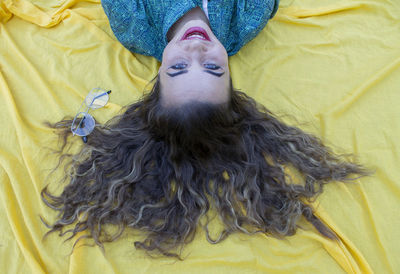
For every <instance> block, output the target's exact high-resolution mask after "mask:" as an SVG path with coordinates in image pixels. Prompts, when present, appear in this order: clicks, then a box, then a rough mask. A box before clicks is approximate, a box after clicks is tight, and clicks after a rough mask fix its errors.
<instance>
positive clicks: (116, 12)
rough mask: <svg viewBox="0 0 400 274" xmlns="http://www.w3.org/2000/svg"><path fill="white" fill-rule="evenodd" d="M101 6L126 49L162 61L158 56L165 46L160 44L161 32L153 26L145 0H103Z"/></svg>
mask: <svg viewBox="0 0 400 274" xmlns="http://www.w3.org/2000/svg"><path fill="white" fill-rule="evenodd" d="M101 4H102V6H103V9H104V12H105V13H106V15H107V17H108V20H109V22H110V26H111V29H112V31H113V32H114V35H115V36H116V37H117V39H118V40H119V41H120V42H121V44H122V45H123V46H124V47H126V48H127V49H128V50H130V51H132V52H135V53H139V54H143V55H150V56H154V57H155V58H157V59H158V60H161V56H158V55H159V53H160V52H162V48H164V45H162V43H160V39H159V33H160V31H159V30H158V29H157V27H156V26H155V25H154V24H152V22H151V18H150V17H149V16H148V11H147V10H146V5H145V1H144V0H102V1H101ZM158 47H160V49H158Z"/></svg>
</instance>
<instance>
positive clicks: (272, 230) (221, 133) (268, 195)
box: [42, 78, 371, 258]
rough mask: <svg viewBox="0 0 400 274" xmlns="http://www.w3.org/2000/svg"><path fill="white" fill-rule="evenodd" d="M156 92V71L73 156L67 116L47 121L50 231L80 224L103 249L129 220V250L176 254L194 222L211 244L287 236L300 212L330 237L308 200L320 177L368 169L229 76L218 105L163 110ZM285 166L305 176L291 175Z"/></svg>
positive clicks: (72, 229)
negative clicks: (57, 162) (56, 172)
mask: <svg viewBox="0 0 400 274" xmlns="http://www.w3.org/2000/svg"><path fill="white" fill-rule="evenodd" d="M160 89H161V85H160V81H159V79H158V78H157V80H156V82H155V84H154V86H153V88H152V90H151V92H149V93H148V94H146V95H145V96H144V97H143V98H142V99H141V100H139V101H138V102H136V103H133V104H131V105H129V106H128V107H126V110H125V111H124V112H123V113H122V114H121V115H118V116H116V117H114V118H113V119H111V120H110V121H109V122H107V123H106V124H104V125H100V124H96V127H95V129H94V131H93V132H92V133H91V134H90V135H89V138H88V141H87V143H86V144H83V145H82V147H81V149H80V151H79V152H78V153H77V154H68V153H67V152H65V148H66V147H68V146H66V144H67V143H68V142H69V136H70V135H71V132H70V126H71V122H72V121H71V120H70V119H64V120H63V121H61V122H58V123H55V124H49V125H50V126H51V127H53V128H55V129H57V132H58V134H59V135H60V136H62V137H63V145H62V147H61V149H60V153H61V155H62V156H61V157H60V159H62V160H65V159H68V161H67V163H66V164H65V177H64V179H65V181H66V183H67V185H66V186H65V188H63V191H62V193H61V194H60V195H54V194H52V193H50V191H49V190H48V188H47V186H46V187H45V188H44V189H43V190H42V199H43V201H44V202H45V203H46V204H47V205H48V206H49V207H50V208H52V209H54V210H56V211H58V212H59V214H58V216H57V219H56V221H55V222H54V223H52V224H48V223H47V222H45V221H44V220H43V219H42V220H43V222H45V224H46V225H47V226H48V227H49V229H50V230H49V232H48V233H50V232H55V231H58V232H59V234H60V235H64V234H67V233H70V234H71V236H70V237H69V238H68V239H71V238H73V237H74V236H76V234H77V233H79V232H82V231H85V232H86V233H85V235H84V236H83V237H89V238H92V239H93V240H94V242H95V243H96V244H98V245H99V246H101V247H103V243H104V242H109V241H114V240H115V239H117V238H118V237H120V236H121V234H122V232H123V231H124V230H125V228H127V227H130V228H133V229H136V230H139V231H142V233H144V239H143V240H142V241H136V242H135V246H136V248H141V249H144V250H146V251H147V252H148V253H149V255H154V254H161V255H164V256H174V257H177V258H181V257H180V254H181V251H182V247H183V246H184V245H185V244H187V243H189V242H191V241H192V240H193V238H194V235H195V232H196V230H198V228H199V227H201V228H203V229H204V230H205V232H206V237H207V239H208V241H210V242H211V243H218V242H220V241H222V240H223V239H225V238H226V237H228V236H229V235H230V234H231V233H234V232H243V233H247V234H253V233H258V232H261V233H267V234H268V235H271V236H276V237H282V236H285V235H292V234H294V233H295V231H296V228H297V227H298V225H297V221H298V219H299V218H300V217H301V216H304V217H305V218H306V220H308V221H309V222H310V223H311V224H313V225H314V227H315V228H316V229H317V230H318V231H319V232H320V233H321V234H322V235H324V236H326V237H328V238H331V239H335V238H336V237H337V236H336V235H335V233H334V232H333V231H332V230H331V229H329V228H328V227H327V226H326V225H325V224H323V223H322V222H321V220H320V219H318V218H317V217H316V216H315V215H314V211H313V208H312V207H311V205H310V202H312V200H313V199H314V198H315V197H316V196H317V195H318V194H319V193H321V192H322V191H323V186H324V184H326V183H327V182H329V181H352V180H354V179H357V178H359V177H361V176H365V175H369V174H371V172H370V171H369V170H368V169H366V168H364V167H363V166H361V165H360V164H357V163H354V162H349V161H346V160H343V159H342V158H343V155H335V154H334V153H333V152H332V151H331V150H330V149H329V148H328V147H326V146H324V145H323V144H322V142H321V140H320V139H318V138H317V137H315V136H313V135H310V134H307V133H305V132H303V131H302V130H300V129H299V128H296V127H293V126H289V125H286V124H285V123H283V122H281V121H279V120H278V118H276V117H275V116H274V115H273V114H272V113H271V112H270V111H268V110H267V109H266V108H265V107H263V106H261V105H259V104H257V103H256V102H255V101H254V100H253V99H252V98H250V97H249V96H247V95H246V94H244V93H243V92H241V91H238V90H235V89H233V87H232V82H231V88H230V100H229V101H228V102H227V103H224V104H219V105H213V104H207V103H200V102H192V103H188V104H185V105H182V106H176V107H163V106H162V104H161V101H162V98H161V97H162V96H161V93H160ZM289 165H291V166H292V167H294V168H295V169H297V170H298V171H299V172H300V174H301V176H300V177H301V178H300V179H301V180H302V183H293V182H292V178H291V176H290V175H289V174H288V173H287V171H286V169H285V168H286V167H287V166H289ZM350 175H353V176H350ZM354 175H355V176H354ZM210 209H212V210H210ZM211 211H215V212H216V213H217V215H218V216H219V217H220V220H221V221H222V222H221V223H222V224H223V229H222V231H221V232H220V234H219V236H218V237H216V238H212V237H211V235H210V233H209V230H208V225H209V223H210V218H209V212H211ZM201 220H205V221H204V222H203V221H201ZM108 225H112V227H114V228H118V229H116V230H115V229H114V230H113V232H110V231H109V230H107V229H106V228H107V226H108ZM79 239H80V238H78V239H77V240H76V242H77V241H79ZM76 242H75V244H76Z"/></svg>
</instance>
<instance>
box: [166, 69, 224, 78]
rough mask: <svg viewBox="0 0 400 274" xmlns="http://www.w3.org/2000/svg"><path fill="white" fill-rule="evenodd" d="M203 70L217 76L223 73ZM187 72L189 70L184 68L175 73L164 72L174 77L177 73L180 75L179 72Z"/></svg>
mask: <svg viewBox="0 0 400 274" xmlns="http://www.w3.org/2000/svg"><path fill="white" fill-rule="evenodd" d="M203 71H204V72H207V73H209V74H211V75H214V76H217V77H221V76H222V75H224V74H225V72H222V73H217V72H214V71H211V70H203ZM188 72H189V71H188V70H187V69H185V70H181V71H178V72H175V73H169V72H166V74H167V75H168V76H170V77H175V76H178V75H181V74H184V73H188Z"/></svg>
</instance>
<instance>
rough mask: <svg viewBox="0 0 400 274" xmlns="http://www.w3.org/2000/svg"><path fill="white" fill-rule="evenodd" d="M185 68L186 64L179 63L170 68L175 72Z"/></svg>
mask: <svg viewBox="0 0 400 274" xmlns="http://www.w3.org/2000/svg"><path fill="white" fill-rule="evenodd" d="M186 67H187V64H185V63H179V64H175V65H173V66H171V67H170V68H172V69H175V70H180V69H184V68H186Z"/></svg>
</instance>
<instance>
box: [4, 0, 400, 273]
mask: <svg viewBox="0 0 400 274" xmlns="http://www.w3.org/2000/svg"><path fill="white" fill-rule="evenodd" d="M399 22H400V1H396V0H386V1H382V0H352V1H350V0H339V1H338V0H319V1H311V0H281V2H280V8H279V10H278V12H277V14H276V16H275V17H274V18H273V19H272V20H271V21H269V23H268V24H267V26H266V27H265V28H264V29H263V30H262V31H261V33H260V34H259V35H258V36H257V37H256V38H255V39H254V40H252V41H251V42H250V43H249V44H247V45H246V46H245V47H243V48H242V49H241V50H240V51H239V53H238V54H236V55H235V56H233V57H231V58H230V70H231V73H232V78H233V84H234V87H235V88H237V89H240V90H242V91H244V92H246V93H247V94H249V95H250V96H252V97H253V98H255V99H256V100H257V101H258V102H260V103H262V104H263V105H264V106H265V107H267V108H268V109H269V110H271V111H272V112H274V113H276V114H277V115H278V116H279V115H280V116H281V117H282V119H283V120H285V121H286V122H287V123H290V124H292V125H295V126H298V127H300V128H302V129H303V130H305V131H307V132H310V133H313V134H315V135H316V136H318V137H320V138H321V139H322V140H323V142H324V143H325V144H326V145H328V146H330V147H331V148H332V149H333V151H334V152H337V153H352V154H353V155H354V157H356V158H357V160H359V162H360V163H362V164H363V165H365V166H367V167H369V168H372V169H373V170H374V174H373V175H372V176H369V177H364V178H361V179H358V180H356V181H355V182H354V183H351V184H349V183H341V182H333V183H331V184H328V185H327V186H326V187H325V188H324V192H323V193H322V194H321V195H320V196H319V197H318V198H317V199H316V200H315V202H314V203H313V206H314V208H315V209H316V214H317V215H318V216H319V217H320V218H321V219H322V220H323V221H324V222H325V223H326V224H327V225H328V226H329V227H330V228H332V229H333V230H334V231H335V232H336V233H337V235H338V236H339V241H332V240H329V239H326V238H324V237H322V236H321V235H320V234H318V232H317V231H316V230H315V229H314V228H313V227H312V226H311V225H309V224H308V223H307V222H306V221H304V220H300V225H301V226H302V228H301V229H298V231H297V233H296V234H295V235H294V236H290V237H286V238H285V239H283V240H280V239H276V238H272V237H269V236H267V235H263V234H256V235H252V236H248V235H244V234H239V233H237V234H233V235H231V236H230V237H228V238H227V239H226V240H224V241H223V242H222V243H219V244H216V245H212V244H210V243H209V242H207V240H206V238H205V235H204V232H202V231H201V230H199V232H198V233H197V234H196V237H195V239H194V241H193V242H192V243H190V244H188V245H187V246H186V247H185V251H184V254H185V259H184V260H183V261H176V260H175V259H171V258H156V259H152V258H149V257H148V256H147V255H146V254H145V253H144V252H143V251H140V250H136V249H135V248H134V246H133V242H134V239H135V237H136V236H135V235H134V233H132V232H130V231H127V232H126V234H125V235H124V236H123V237H122V238H120V239H119V240H117V241H115V242H113V243H108V244H105V250H104V252H103V251H102V250H101V248H99V247H98V246H90V241H88V242H87V244H89V245H85V244H78V245H77V246H76V247H75V249H74V251H73V252H71V251H72V245H73V241H66V242H64V240H65V239H66V238H67V236H64V237H59V236H58V235H57V233H54V234H50V235H49V236H48V237H47V238H46V239H44V240H43V236H44V234H45V233H46V232H47V228H46V227H45V226H44V225H43V223H42V222H41V220H40V217H39V216H42V217H43V218H45V219H46V220H49V221H53V220H55V218H56V213H55V212H54V211H52V210H51V209H49V208H48V207H47V206H46V205H45V204H44V203H43V202H42V200H41V197H40V191H41V189H42V188H43V187H44V186H45V185H47V184H48V183H50V184H51V185H53V189H55V190H56V191H60V190H62V187H63V185H57V182H56V180H55V178H58V176H60V175H62V170H57V171H56V172H54V173H53V174H51V175H49V174H50V171H51V169H52V168H54V166H55V161H56V158H54V155H53V154H51V149H56V148H57V145H58V139H57V137H56V136H55V134H54V133H53V131H52V130H51V129H49V128H47V127H46V126H45V125H44V124H43V122H45V121H50V122H57V121H59V120H61V119H62V118H63V117H64V116H73V115H75V114H76V111H77V110H78V108H79V106H80V104H81V102H82V101H83V99H84V98H85V96H86V95H87V94H88V92H89V90H91V89H92V88H94V87H102V88H105V89H111V90H112V93H111V95H110V100H109V102H108V104H107V105H106V107H104V108H102V109H98V110H95V111H93V112H92V114H93V116H94V117H95V118H96V120H97V121H99V122H106V121H107V120H108V119H110V118H111V117H113V116H114V115H116V114H118V113H119V112H120V110H121V108H122V107H123V106H125V105H127V104H130V103H132V102H134V101H136V100H138V99H139V98H140V97H141V96H142V95H143V91H144V90H146V89H149V86H148V85H147V84H148V82H149V80H151V79H152V78H153V77H154V76H155V75H156V74H157V71H158V67H159V65H160V64H159V63H158V62H157V61H156V60H155V59H154V58H153V57H148V56H141V55H138V54H132V53H131V52H129V51H128V50H127V49H125V48H124V47H123V46H122V45H121V44H120V43H119V42H118V41H117V40H116V38H115V36H114V35H113V33H112V31H111V29H110V26H109V23H108V20H107V17H106V16H105V14H104V11H103V10H102V7H101V4H100V1H99V0H88V1H79V0H30V1H28V0H0V269H1V272H2V273H373V272H374V273H396V272H397V273H399V272H400V260H399V255H400V233H399V231H400V218H399V217H400V145H399V142H400V107H399V104H400V24H399ZM285 114H287V115H285ZM290 117H295V118H296V119H292V118H290ZM76 138H77V137H76ZM351 157H353V156H351ZM356 158H351V159H356Z"/></svg>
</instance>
